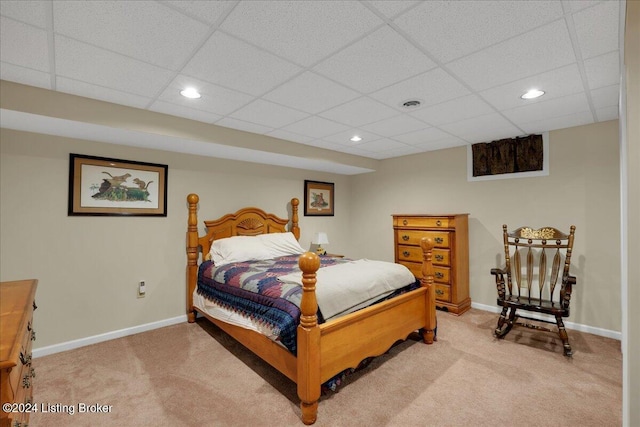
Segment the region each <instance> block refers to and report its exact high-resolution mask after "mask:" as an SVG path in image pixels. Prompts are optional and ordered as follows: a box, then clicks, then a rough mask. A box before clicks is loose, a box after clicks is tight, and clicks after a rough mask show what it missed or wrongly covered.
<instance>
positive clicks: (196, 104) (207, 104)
mask: <svg viewBox="0 0 640 427" xmlns="http://www.w3.org/2000/svg"><path fill="white" fill-rule="evenodd" d="M187 87H193V88H195V89H197V90H198V92H200V95H201V97H200V98H198V99H189V98H185V97H184V96H182V95H181V94H180V91H181V90H183V89H185V88H187ZM158 99H160V100H162V101H165V102H170V103H172V104H178V105H182V106H184V107H187V108H193V109H197V110H202V111H208V112H210V113H215V114H218V115H221V116H224V115H227V114H229V113H232V112H233V111H235V110H237V109H238V108H240V107H242V106H243V105H246V104H248V103H249V102H251V101H252V100H253V99H254V98H253V97H252V96H249V95H247V94H244V93H240V92H237V91H235V90H231V89H227V88H224V87H221V86H217V85H214V84H211V83H207V82H203V81H201V80H198V79H194V78H192V77H187V76H184V75H179V76H176V78H175V79H173V81H172V82H171V84H169V86H167V88H166V89H165V91H164V92H163V93H162V94H161V95H160V96H159V97H158Z"/></svg>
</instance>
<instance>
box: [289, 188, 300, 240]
mask: <svg viewBox="0 0 640 427" xmlns="http://www.w3.org/2000/svg"><path fill="white" fill-rule="evenodd" d="M299 204H300V200H298V199H296V198H295V197H294V198H293V199H291V230H290V231H291V232H292V233H293V235H294V236H295V237H296V240H300V226H299V225H298V205H299Z"/></svg>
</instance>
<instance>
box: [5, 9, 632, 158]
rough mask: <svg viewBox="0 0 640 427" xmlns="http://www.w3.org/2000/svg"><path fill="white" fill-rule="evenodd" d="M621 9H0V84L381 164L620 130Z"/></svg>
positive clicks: (6, 115)
mask: <svg viewBox="0 0 640 427" xmlns="http://www.w3.org/2000/svg"><path fill="white" fill-rule="evenodd" d="M624 5H625V4H624V2H619V1H615V0H614V1H585V0H580V1H565V0H562V1H542V0H539V1H291V2H287V1H186V0H184V1H57V0H55V1H6V0H2V1H1V2H0V15H1V17H0V19H1V22H0V27H1V28H0V30H1V33H0V40H1V41H0V43H1V50H0V60H1V64H0V65H1V68H0V72H1V74H0V76H1V78H2V79H3V80H6V81H11V82H17V83H21V84H26V85H30V86H35V87H38V88H45V89H49V90H53V91H58V92H63V93H67V94H73V95H79V96H83V97H88V98H93V99H97V100H101V101H107V102H111V103H115V104H121V105H124V106H129V107H135V108H139V109H143V110H149V111H152V112H157V113H163V114H169V115H173V116H178V117H183V118H187V119H191V120H196V121H200V122H204V123H208V124H213V125H217V126H223V127H226V128H232V129H237V130H241V131H246V132H251V133H255V134H261V135H267V136H270V137H274V138H278V139H281V140H286V141H290V142H294V143H299V144H304V145H307V146H312V147H317V148H322V149H327V150H332V151H337V152H340V153H348V154H351V155H356V156H362V157H365V158H369V159H377V160H382V159H388V158H393V157H399V156H404V155H409V154H415V153H421V152H427V151H432V150H439V149H444V148H449V147H457V146H465V145H468V144H472V143H476V142H488V141H492V140H497V139H501V138H511V137H516V136H521V135H526V134H531V133H542V132H545V131H550V130H554V129H561V128H566V127H573V126H579V125H586V124H590V123H596V122H601V121H606V120H613V119H617V117H618V99H619V89H620V87H619V80H620V79H619V76H620V31H621V22H623V21H622V17H623V13H624ZM185 87H194V88H196V89H198V90H199V91H200V93H201V94H202V97H201V98H200V99H188V98H184V97H182V96H181V95H180V90H182V89H184V88H185ZM532 88H537V89H541V90H543V91H545V94H544V95H543V96H542V97H540V98H537V99H534V100H523V99H521V98H520V96H521V95H522V94H524V93H525V92H526V91H527V90H529V89H532ZM411 100H418V101H420V105H419V106H417V107H411V108H406V107H404V106H403V103H405V102H407V101H411ZM4 116H5V117H7V118H3V120H2V126H3V127H9V128H10V127H12V126H13V125H12V124H11V122H12V120H10V119H11V118H12V117H14V115H9V114H4ZM9 116H11V117H9ZM22 119H23V120H22V121H23V122H24V121H25V120H24V117H22ZM16 121H17V122H19V121H20V118H19V117H18V118H17V119H16ZM72 126H73V123H65V126H58V127H59V128H69V127H72ZM15 127H18V125H15ZM45 127H46V126H45ZM39 131H41V132H46V129H44V130H42V129H41V130H39ZM354 135H358V136H360V137H361V138H362V140H361V141H359V142H357V143H354V142H352V141H350V138H351V137H352V136H354ZM123 140H125V139H124V138H123ZM196 151H197V149H196ZM265 162H269V160H267V159H266V158H265ZM285 163H286V162H285Z"/></svg>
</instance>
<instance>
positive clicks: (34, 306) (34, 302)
mask: <svg viewBox="0 0 640 427" xmlns="http://www.w3.org/2000/svg"><path fill="white" fill-rule="evenodd" d="M37 308H38V306H37V305H36V300H33V310H34V311H35V310H36V309H37Z"/></svg>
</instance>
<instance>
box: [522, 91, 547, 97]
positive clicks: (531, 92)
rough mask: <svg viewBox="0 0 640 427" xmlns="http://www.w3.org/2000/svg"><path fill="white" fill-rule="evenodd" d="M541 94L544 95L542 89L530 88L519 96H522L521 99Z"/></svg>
mask: <svg viewBox="0 0 640 427" xmlns="http://www.w3.org/2000/svg"><path fill="white" fill-rule="evenodd" d="M542 95H544V91H543V90H539V89H531V90H530V91H529V92H527V93H525V94H524V95H522V96H521V97H520V98H522V99H534V98H539V97H541V96H542Z"/></svg>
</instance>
